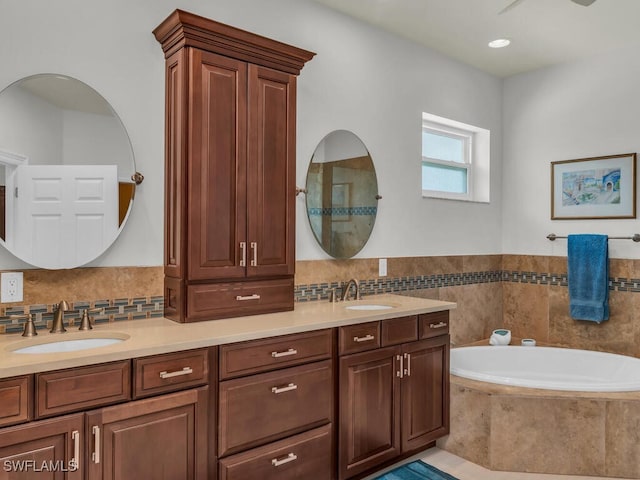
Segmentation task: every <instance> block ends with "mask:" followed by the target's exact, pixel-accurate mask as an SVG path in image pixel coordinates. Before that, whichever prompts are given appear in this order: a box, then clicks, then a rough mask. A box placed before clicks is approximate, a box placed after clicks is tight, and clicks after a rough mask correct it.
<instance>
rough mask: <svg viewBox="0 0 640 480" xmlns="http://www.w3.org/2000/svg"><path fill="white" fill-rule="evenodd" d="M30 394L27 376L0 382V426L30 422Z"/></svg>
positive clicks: (29, 381)
mask: <svg viewBox="0 0 640 480" xmlns="http://www.w3.org/2000/svg"><path fill="white" fill-rule="evenodd" d="M32 393H33V378H32V377H31V376H29V375H25V376H22V377H14V378H7V379H4V380H0V426H2V427H4V426H7V425H14V424H16V423H21V422H26V421H28V420H31V408H30V407H31V405H32V402H31V395H32Z"/></svg>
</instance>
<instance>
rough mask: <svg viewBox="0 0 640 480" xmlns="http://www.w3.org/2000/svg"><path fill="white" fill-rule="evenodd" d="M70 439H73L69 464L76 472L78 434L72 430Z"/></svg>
mask: <svg viewBox="0 0 640 480" xmlns="http://www.w3.org/2000/svg"><path fill="white" fill-rule="evenodd" d="M71 438H72V439H73V458H72V459H71V461H70V462H69V463H70V465H71V466H72V468H75V469H76V470H79V469H80V432H79V431H78V430H74V431H73V432H71Z"/></svg>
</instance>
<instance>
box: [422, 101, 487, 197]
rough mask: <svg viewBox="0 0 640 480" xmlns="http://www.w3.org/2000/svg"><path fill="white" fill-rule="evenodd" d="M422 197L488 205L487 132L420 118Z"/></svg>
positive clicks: (438, 118)
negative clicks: (485, 203)
mask: <svg viewBox="0 0 640 480" xmlns="http://www.w3.org/2000/svg"><path fill="white" fill-rule="evenodd" d="M422 196H423V197H437V198H448V199H455V200H467V201H476V202H488V201H489V130H485V129H481V128H478V127H474V126H471V125H466V124H463V123H460V122H456V121H454V120H449V119H446V118H442V117H438V116H436V115H431V114H428V113H423V114H422Z"/></svg>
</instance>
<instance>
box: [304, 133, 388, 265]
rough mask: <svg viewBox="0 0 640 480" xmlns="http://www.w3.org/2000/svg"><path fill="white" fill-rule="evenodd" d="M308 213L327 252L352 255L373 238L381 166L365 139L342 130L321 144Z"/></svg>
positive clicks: (312, 172) (310, 176)
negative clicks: (378, 170)
mask: <svg viewBox="0 0 640 480" xmlns="http://www.w3.org/2000/svg"><path fill="white" fill-rule="evenodd" d="M306 190H307V193H306V202H307V215H308V217H309V223H310V224H311V230H313V234H314V235H315V237H316V240H317V241H318V243H319V244H320V246H321V247H322V248H323V250H324V251H325V252H327V253H328V254H329V255H331V256H332V257H335V258H350V257H353V256H354V255H355V254H357V253H358V252H359V251H360V250H362V248H363V247H364V246H365V244H366V243H367V240H369V236H370V235H371V231H372V230H373V224H374V223H375V221H376V214H377V211H378V199H379V198H380V197H379V196H378V180H377V178H376V170H375V168H374V166H373V161H372V160H371V155H369V152H368V151H367V147H365V145H364V143H362V141H361V140H360V139H359V138H358V137H357V136H356V135H354V134H353V133H351V132H349V131H346V130H336V131H334V132H331V133H329V134H328V135H327V136H326V137H324V138H323V139H322V141H321V142H320V143H319V144H318V147H317V148H316V150H315V152H314V153H313V157H311V163H310V165H309V171H308V172H307V185H306Z"/></svg>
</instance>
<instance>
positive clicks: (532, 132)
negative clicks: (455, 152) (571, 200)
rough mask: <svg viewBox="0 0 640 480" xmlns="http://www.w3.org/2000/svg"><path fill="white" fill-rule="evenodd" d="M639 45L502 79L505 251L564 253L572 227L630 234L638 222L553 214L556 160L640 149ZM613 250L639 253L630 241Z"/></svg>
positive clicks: (614, 243) (613, 244) (616, 253)
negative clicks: (552, 181) (557, 237)
mask: <svg viewBox="0 0 640 480" xmlns="http://www.w3.org/2000/svg"><path fill="white" fill-rule="evenodd" d="M639 73H640V57H638V54H637V50H623V51H618V52H614V53H609V54H607V55H604V56H598V57H593V58H590V59H586V60H583V61H579V62H575V63H572V64H565V65H560V66H555V67H551V68H547V69H544V70H538V71H536V72H532V73H529V74H522V75H518V76H514V77H510V78H508V79H506V80H505V82H504V100H503V102H504V130H503V135H504V152H503V155H504V161H503V181H504V186H503V251H504V253H513V254H532V255H566V251H567V250H566V246H567V241H566V240H556V241H555V242H550V241H549V240H547V239H546V238H545V237H546V236H547V234H549V233H551V232H553V233H556V234H557V235H567V234H569V233H604V234H608V235H610V236H630V235H632V234H634V233H640V221H639V220H636V219H626V220H551V219H550V218H551V211H550V208H551V207H550V195H551V187H550V177H551V165H550V164H551V162H553V161H557V160H570V159H578V158H588V157H596V156H601V155H615V154H623V153H631V152H638V151H640V116H638V111H640V91H639V89H638V74H639ZM609 253H610V256H612V257H616V258H640V246H639V245H638V244H637V243H634V242H632V241H630V240H612V241H610V242H609Z"/></svg>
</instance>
